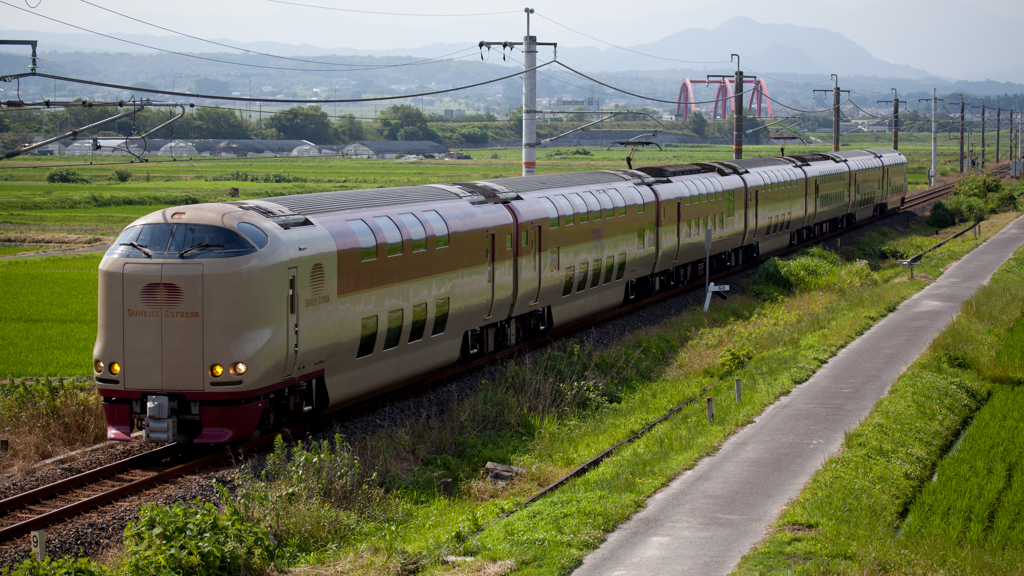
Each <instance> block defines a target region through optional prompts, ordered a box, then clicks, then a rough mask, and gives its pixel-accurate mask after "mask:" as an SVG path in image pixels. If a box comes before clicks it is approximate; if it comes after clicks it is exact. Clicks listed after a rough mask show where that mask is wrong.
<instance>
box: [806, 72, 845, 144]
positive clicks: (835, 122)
mask: <svg viewBox="0 0 1024 576" xmlns="http://www.w3.org/2000/svg"><path fill="white" fill-rule="evenodd" d="M832 79H833V80H835V81H836V87H835V88H834V89H832V151H833V152H839V98H840V95H841V94H842V93H843V92H846V93H847V94H849V93H850V91H849V90H840V89H839V76H837V75H835V74H832ZM814 92H828V90H814V91H813V92H812V94H813V93H814Z"/></svg>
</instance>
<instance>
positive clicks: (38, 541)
mask: <svg viewBox="0 0 1024 576" xmlns="http://www.w3.org/2000/svg"><path fill="white" fill-rule="evenodd" d="M29 538H30V539H31V541H32V555H33V556H35V557H36V560H39V561H40V562H42V561H43V560H45V559H46V533H45V532H44V531H43V530H33V531H32V533H31V534H30V535H29Z"/></svg>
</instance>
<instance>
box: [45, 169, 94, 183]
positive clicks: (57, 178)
mask: <svg viewBox="0 0 1024 576" xmlns="http://www.w3.org/2000/svg"><path fill="white" fill-rule="evenodd" d="M46 181H47V182H49V183H50V184H88V183H89V180H88V179H87V178H85V177H84V176H82V175H81V174H79V173H78V172H76V171H75V170H72V169H71V168H67V167H64V168H54V169H53V170H50V171H49V172H47V173H46Z"/></svg>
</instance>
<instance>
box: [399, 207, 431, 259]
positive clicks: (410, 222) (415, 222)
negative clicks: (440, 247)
mask: <svg viewBox="0 0 1024 576" xmlns="http://www.w3.org/2000/svg"><path fill="white" fill-rule="evenodd" d="M398 217H399V218H400V219H401V220H402V224H405V227H406V228H408V229H409V235H410V236H411V237H412V251H413V252H423V251H424V250H426V249H427V231H426V230H424V229H423V223H422V222H420V220H419V218H417V217H416V216H413V215H412V214H399V215H398Z"/></svg>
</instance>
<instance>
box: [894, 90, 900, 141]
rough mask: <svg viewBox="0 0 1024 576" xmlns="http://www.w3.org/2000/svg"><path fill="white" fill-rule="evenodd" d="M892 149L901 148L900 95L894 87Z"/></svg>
mask: <svg viewBox="0 0 1024 576" xmlns="http://www.w3.org/2000/svg"><path fill="white" fill-rule="evenodd" d="M892 92H893V96H892V149H893V150H899V149H900V97H899V94H898V93H897V92H896V89H895V88H893V89H892Z"/></svg>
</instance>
